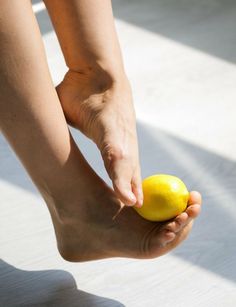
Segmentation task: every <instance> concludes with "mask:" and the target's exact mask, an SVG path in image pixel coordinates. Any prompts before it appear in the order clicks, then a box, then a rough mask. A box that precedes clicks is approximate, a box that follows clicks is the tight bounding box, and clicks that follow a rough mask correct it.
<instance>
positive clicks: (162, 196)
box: [134, 174, 189, 222]
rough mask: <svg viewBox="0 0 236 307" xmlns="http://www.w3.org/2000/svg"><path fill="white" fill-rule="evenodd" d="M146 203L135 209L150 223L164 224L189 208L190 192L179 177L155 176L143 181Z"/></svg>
mask: <svg viewBox="0 0 236 307" xmlns="http://www.w3.org/2000/svg"><path fill="white" fill-rule="evenodd" d="M143 194H144V202H143V206H142V207H141V208H136V207H134V209H135V210H136V211H137V213H138V214H140V215H141V216H142V217H143V218H145V219H147V220H149V221H156V222H163V221H167V220H169V219H171V218H174V217H176V216H177V215H179V214H180V213H181V212H183V211H184V210H185V209H186V208H187V204H188V200H189V192H188V190H187V188H186V186H185V184H184V183H183V181H182V180H180V179H179V178H178V177H175V176H171V175H164V174H160V175H153V176H150V177H147V178H146V179H144V180H143Z"/></svg>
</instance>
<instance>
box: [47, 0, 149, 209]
mask: <svg viewBox="0 0 236 307" xmlns="http://www.w3.org/2000/svg"><path fill="white" fill-rule="evenodd" d="M45 3H46V5H47V8H48V11H49V14H50V16H51V18H52V21H53V24H54V27H55V30H56V32H57V35H58V38H59V41H60V44H61V47H62V51H63V53H64V57H65V60H66V63H67V66H68V68H69V70H68V72H67V74H66V76H65V78H64V80H63V82H62V83H61V84H60V85H59V86H58V87H57V91H58V95H59V98H60V101H61V104H62V107H63V110H64V112H65V115H66V117H67V120H68V122H69V123H70V124H72V125H73V126H75V127H77V128H79V129H80V130H81V131H82V132H84V133H85V134H86V135H87V136H88V137H90V138H91V139H93V140H94V141H95V143H96V144H97V146H98V148H99V149H100V151H101V154H102V157H103V160H104V164H105V167H106V169H107V171H108V174H109V176H110V178H111V179H112V182H113V186H114V189H115V192H116V194H117V196H118V197H119V198H120V199H121V200H122V201H123V202H124V203H125V204H126V205H134V203H136V204H137V206H141V204H142V199H143V195H142V188H141V175H140V166H139V157H138V144H137V135H136V123H135V112H134V108H133V103H132V93H131V89H130V85H129V82H128V80H127V77H126V76H125V72H124V67H123V62H122V57H121V52H120V47H119V43H118V39H117V35H116V31H115V27H114V20H113V15H112V8H111V1H110V0H98V1H93V0H87V1H84V0H71V1H67V0H61V1H57V0H45Z"/></svg>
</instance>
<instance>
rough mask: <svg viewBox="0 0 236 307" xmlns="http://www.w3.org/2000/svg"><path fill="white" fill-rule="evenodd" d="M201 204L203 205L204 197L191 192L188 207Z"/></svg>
mask: <svg viewBox="0 0 236 307" xmlns="http://www.w3.org/2000/svg"><path fill="white" fill-rule="evenodd" d="M201 203H202V196H201V194H200V193H199V192H197V191H192V192H190V194H189V201H188V205H193V204H199V205H201Z"/></svg>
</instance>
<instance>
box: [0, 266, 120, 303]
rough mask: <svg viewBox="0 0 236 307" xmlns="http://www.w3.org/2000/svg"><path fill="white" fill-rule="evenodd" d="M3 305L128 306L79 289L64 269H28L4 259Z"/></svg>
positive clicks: (1, 275) (0, 272) (0, 271)
mask: <svg viewBox="0 0 236 307" xmlns="http://www.w3.org/2000/svg"><path fill="white" fill-rule="evenodd" d="M0 285H1V286H0V306H8V307H12V306H39V307H40V306H57V307H65V306H70V307H98V306H101V307H124V305H123V304H121V303H120V302H118V301H115V300H112V299H108V298H105V297H100V296H97V295H93V294H90V293H86V292H84V291H81V290H79V289H77V286H76V283H75V280H74V278H73V276H72V275H71V274H70V273H68V272H66V271H62V270H45V271H24V270H20V269H17V268H15V267H13V266H11V265H9V264H8V263H6V262H4V261H2V260H0Z"/></svg>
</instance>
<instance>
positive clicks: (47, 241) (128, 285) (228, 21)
mask: <svg viewBox="0 0 236 307" xmlns="http://www.w3.org/2000/svg"><path fill="white" fill-rule="evenodd" d="M33 3H34V9H35V11H36V16H37V18H38V20H39V22H40V27H41V31H42V34H43V38H44V42H45V47H46V51H47V56H48V61H49V66H50V69H51V72H52V76H53V79H54V82H55V83H57V82H59V80H60V79H61V77H62V76H63V73H64V71H65V66H64V63H63V59H62V56H61V54H60V50H59V47H58V43H57V41H56V38H55V34H54V33H53V32H52V28H51V25H50V22H49V20H48V17H47V14H46V11H45V9H44V8H43V7H41V5H40V1H33ZM113 3H114V4H113V6H114V13H115V16H116V25H117V30H118V33H119V38H120V42H121V45H122V50H123V53H124V59H125V63H126V67H127V73H128V75H129V77H130V80H131V83H132V86H133V92H134V100H135V107H136V111H137V117H138V122H137V125H138V134H139V142H140V154H141V165H142V174H143V177H146V176H148V175H150V174H154V173H161V172H165V173H170V174H175V175H177V176H179V177H181V178H182V179H183V180H184V181H185V182H186V184H187V185H188V188H189V189H196V190H199V191H201V192H202V194H203V200H204V206H203V212H202V214H201V217H200V218H199V219H198V221H197V222H196V223H195V227H194V229H193V231H192V233H191V235H190V237H189V239H188V240H187V241H186V242H185V243H184V244H182V245H181V246H180V247H179V248H178V249H176V250H175V251H173V252H172V253H170V254H169V255H167V256H165V257H161V258H159V259H154V260H147V261H138V260H132V259H110V260H101V261H95V262H89V263H82V264H71V263H67V262H65V261H63V260H62V259H61V258H60V256H59V255H58V253H57V251H56V245H55V238H54V234H53V229H52V226H51V222H50V219H49V215H48V212H47V209H46V206H45V205H44V203H43V201H42V199H41V197H40V195H39V194H38V192H37V191H36V189H35V188H34V186H33V185H32V183H31V181H30V179H29V178H28V176H27V174H26V173H25V171H24V169H23V168H22V166H21V165H20V163H19V162H18V160H17V158H16V157H15V155H14V153H13V152H12V151H11V149H10V148H9V146H8V144H7V143H6V141H5V140H4V139H3V137H2V136H0V195H1V202H0V210H1V214H0V244H1V258H2V260H1V262H0V306H23V305H24V306H32V305H35V306H82V307H84V306H85V307H86V306H109V307H110V306H112V307H114V306H128V307H129V306H130V307H136V306H148V307H149V306H150V307H152V306H153V307H154V306H155V307H156V306H158V307H159V306H160V307H163V306H164V307H169V306H180V307H185V306H191V307H192V306H196V307H198V306H202V307H205V306H208V307H213V306H214V307H222V306H227V307H228V306H229V307H231V306H232V307H233V306H235V305H236V260H235V259H236V257H235V255H236V245H235V242H236V226H235V225H236V206H235V199H236V188H235V178H236V163H235V161H236V141H235V134H236V124H235V114H236V104H235V101H236V91H235V83H236V65H235V60H236V56H235V54H236V53H235V50H236V3H235V2H234V1H230V0H227V1H223V0H222V1H219V0H208V1H193V0H189V1H186V0H179V1H174V0H170V1H164V0H162V1H161V0H152V1H151V0H147V1H138V0H136V1H135V0H133V1H123V0H116V1H114V2H113ZM72 132H73V135H74V137H75V138H76V141H77V143H78V144H79V146H80V148H81V149H82V151H83V153H84V154H85V155H86V157H87V159H88V160H89V162H90V163H91V164H92V166H93V167H94V168H95V169H96V171H97V172H98V173H99V174H100V175H101V176H102V177H103V178H104V179H105V180H108V178H107V176H106V174H105V171H104V168H103V165H102V161H101V158H100V156H99V154H98V152H97V150H96V148H95V146H94V145H93V144H92V143H91V142H90V141H89V140H87V139H86V138H85V137H83V136H82V135H81V134H80V133H78V132H77V131H74V130H73V131H72Z"/></svg>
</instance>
